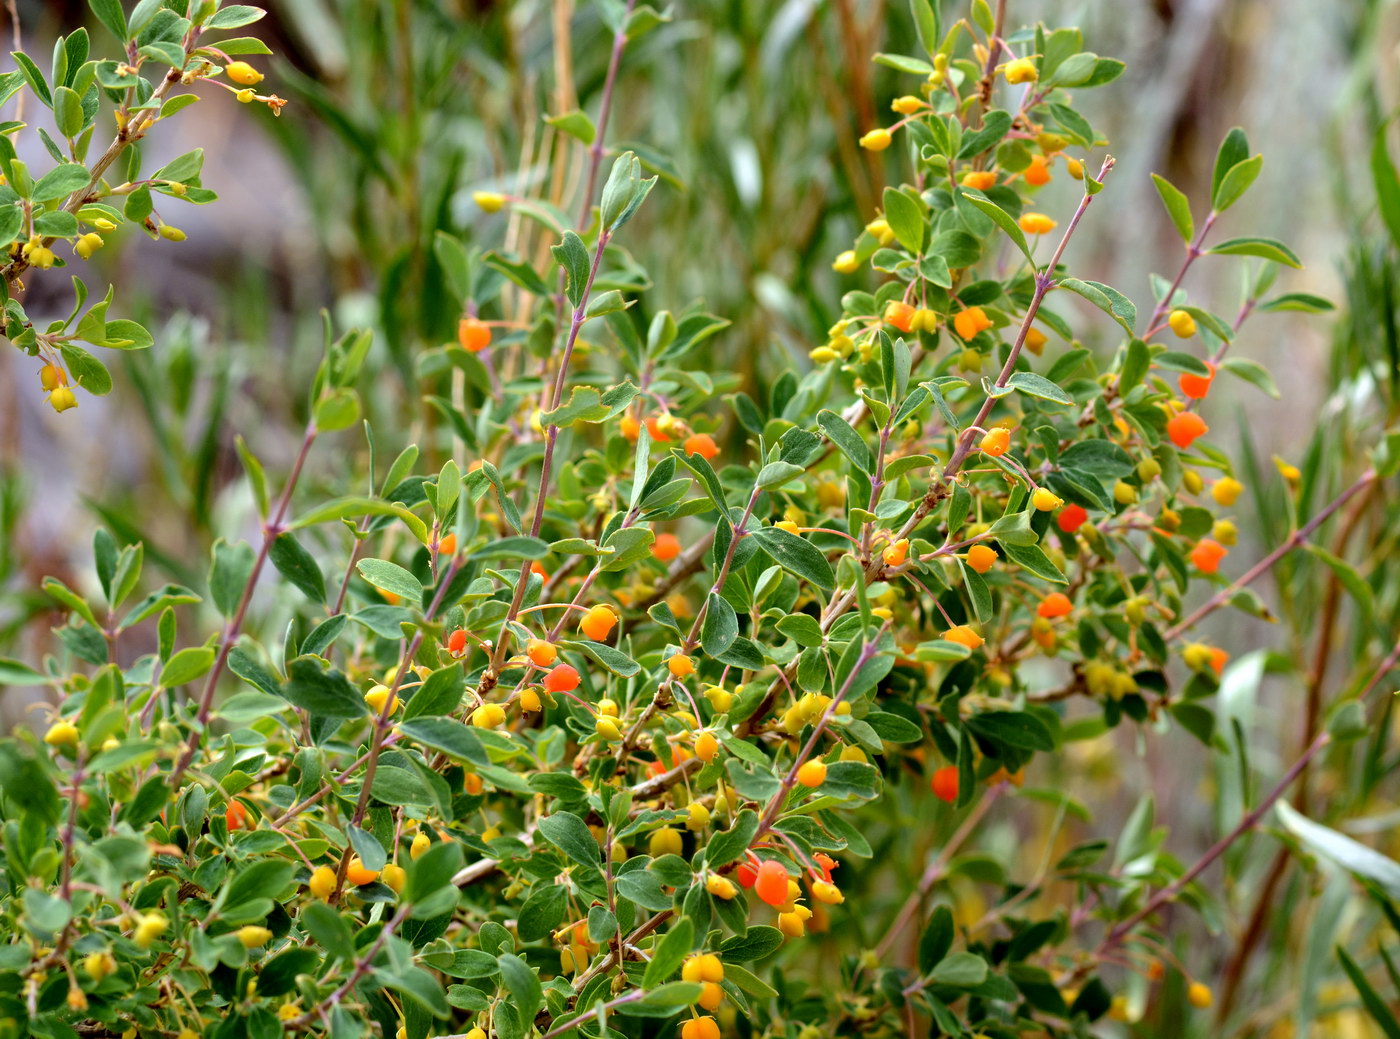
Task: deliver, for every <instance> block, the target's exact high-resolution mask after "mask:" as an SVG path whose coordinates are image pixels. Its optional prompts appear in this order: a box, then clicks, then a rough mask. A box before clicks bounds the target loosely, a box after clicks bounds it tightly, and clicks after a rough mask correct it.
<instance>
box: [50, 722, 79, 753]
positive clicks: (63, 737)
mask: <svg viewBox="0 0 1400 1039" xmlns="http://www.w3.org/2000/svg"><path fill="white" fill-rule="evenodd" d="M78 738H79V733H78V727H77V726H76V725H74V724H73V723H72V722H69V721H61V720H60V721H56V722H54V723H53V724H52V725H50V726H49V731H48V732H46V733H44V742H45V743H47V744H48V745H49V746H50V747H76V746H77V745H78Z"/></svg>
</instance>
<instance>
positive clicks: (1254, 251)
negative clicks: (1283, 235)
mask: <svg viewBox="0 0 1400 1039" xmlns="http://www.w3.org/2000/svg"><path fill="white" fill-rule="evenodd" d="M1206 252H1207V253H1209V254H1210V255H1212V256H1260V257H1263V258H1264V259H1266V260H1273V261H1274V262H1275V263H1281V264H1284V265H1285V266H1288V267H1302V266H1303V261H1302V260H1300V259H1298V256H1297V254H1296V253H1294V251H1293V250H1292V249H1290V248H1288V246H1286V245H1284V244H1283V243H1282V242H1280V241H1279V240H1278V239H1277V238H1231V239H1230V240H1229V241H1225V242H1221V243H1220V244H1219V245H1217V246H1215V247H1214V248H1211V249H1207V250H1206Z"/></svg>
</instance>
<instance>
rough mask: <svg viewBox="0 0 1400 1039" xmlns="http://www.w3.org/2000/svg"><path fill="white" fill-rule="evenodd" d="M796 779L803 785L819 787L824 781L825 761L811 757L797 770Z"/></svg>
mask: <svg viewBox="0 0 1400 1039" xmlns="http://www.w3.org/2000/svg"><path fill="white" fill-rule="evenodd" d="M797 781H798V782H799V783H801V784H802V785H803V786H805V787H819V786H821V785H822V784H823V783H825V782H826V762H825V761H822V760H821V759H820V758H813V759H812V760H811V761H808V762H804V763H803V765H802V767H801V768H799V769H798V770H797Z"/></svg>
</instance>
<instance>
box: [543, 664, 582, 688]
mask: <svg viewBox="0 0 1400 1039" xmlns="http://www.w3.org/2000/svg"><path fill="white" fill-rule="evenodd" d="M544 687H545V689H546V690H547V691H548V692H551V693H571V692H573V691H574V690H575V689H577V688H578V671H577V670H576V669H575V668H573V667H572V666H570V665H569V664H559V665H557V666H556V667H553V668H551V669H550V671H549V674H547V675H545V676H544Z"/></svg>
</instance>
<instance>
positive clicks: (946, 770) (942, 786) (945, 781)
mask: <svg viewBox="0 0 1400 1039" xmlns="http://www.w3.org/2000/svg"><path fill="white" fill-rule="evenodd" d="M930 785H931V786H932V788H933V792H934V794H935V795H936V796H937V797H938V798H940V799H941V800H944V801H947V802H948V803H949V804H952V803H953V802H954V801H956V800H957V799H958V766H957V765H944V766H943V767H942V768H940V769H939V770H938V771H937V772H935V773H934V774H933V781H932V783H931V784H930Z"/></svg>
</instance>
